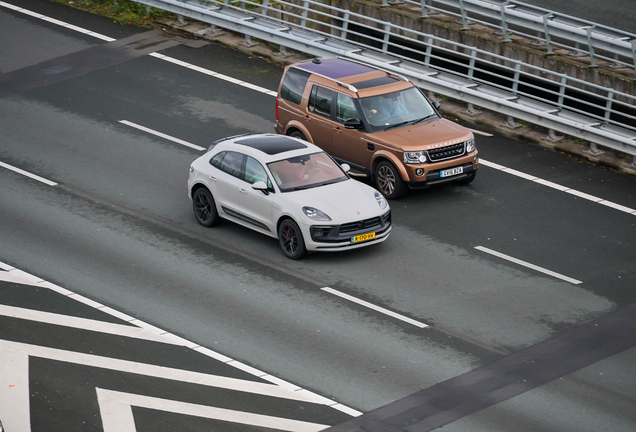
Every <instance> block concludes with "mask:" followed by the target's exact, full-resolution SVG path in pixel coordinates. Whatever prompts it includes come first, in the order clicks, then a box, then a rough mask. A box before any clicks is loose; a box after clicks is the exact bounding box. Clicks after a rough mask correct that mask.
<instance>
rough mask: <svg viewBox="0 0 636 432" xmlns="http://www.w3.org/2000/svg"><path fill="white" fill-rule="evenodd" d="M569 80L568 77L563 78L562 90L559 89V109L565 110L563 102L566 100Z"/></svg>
mask: <svg viewBox="0 0 636 432" xmlns="http://www.w3.org/2000/svg"><path fill="white" fill-rule="evenodd" d="M567 83H568V79H567V78H566V77H563V78H561V88H560V89H559V100H558V102H557V106H558V107H559V109H563V101H564V100H565V87H566V86H567Z"/></svg>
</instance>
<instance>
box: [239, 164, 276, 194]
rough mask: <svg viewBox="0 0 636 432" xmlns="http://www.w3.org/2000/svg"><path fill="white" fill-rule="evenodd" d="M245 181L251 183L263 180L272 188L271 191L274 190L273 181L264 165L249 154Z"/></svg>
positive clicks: (268, 187)
mask: <svg viewBox="0 0 636 432" xmlns="http://www.w3.org/2000/svg"><path fill="white" fill-rule="evenodd" d="M245 181H246V182H248V183H250V184H254V183H256V182H259V181H263V182H265V184H266V185H267V189H270V190H271V191H273V190H274V186H272V181H271V180H270V179H269V177H268V176H267V172H266V171H265V168H263V165H261V164H260V163H259V162H258V161H257V160H256V159H254V158H252V157H249V156H248V157H247V162H246V163H245Z"/></svg>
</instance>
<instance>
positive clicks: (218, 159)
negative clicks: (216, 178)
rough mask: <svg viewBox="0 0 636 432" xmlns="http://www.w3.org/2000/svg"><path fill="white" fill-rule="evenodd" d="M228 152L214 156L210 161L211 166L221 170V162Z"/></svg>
mask: <svg viewBox="0 0 636 432" xmlns="http://www.w3.org/2000/svg"><path fill="white" fill-rule="evenodd" d="M226 153H227V152H221V153H217V154H216V155H214V157H213V158H212V159H211V160H210V164H211V165H212V166H214V167H217V168H219V169H221V161H222V160H223V158H224V157H225V154H226Z"/></svg>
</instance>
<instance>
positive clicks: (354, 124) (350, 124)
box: [344, 119, 362, 129]
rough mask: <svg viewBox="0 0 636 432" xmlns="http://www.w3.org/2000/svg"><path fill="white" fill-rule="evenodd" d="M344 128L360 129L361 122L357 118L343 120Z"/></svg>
mask: <svg viewBox="0 0 636 432" xmlns="http://www.w3.org/2000/svg"><path fill="white" fill-rule="evenodd" d="M344 127H345V129H362V122H361V121H360V120H358V119H351V120H347V121H346V122H344Z"/></svg>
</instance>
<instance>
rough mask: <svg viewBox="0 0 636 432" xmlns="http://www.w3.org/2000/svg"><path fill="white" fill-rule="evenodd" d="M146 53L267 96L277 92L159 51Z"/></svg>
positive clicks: (275, 94)
mask: <svg viewBox="0 0 636 432" xmlns="http://www.w3.org/2000/svg"><path fill="white" fill-rule="evenodd" d="M148 55H149V56H152V57H155V58H158V59H161V60H165V61H167V62H170V63H174V64H176V65H179V66H183V67H187V68H188V69H192V70H194V71H197V72H201V73H204V74H206V75H211V76H213V77H215V78H218V79H222V80H224V81H227V82H231V83H232V84H236V85H240V86H242V87H246V88H249V89H251V90H255V91H257V92H260V93H264V94H266V95H269V96H273V97H276V96H277V95H278V93H277V92H275V91H272V90H268V89H266V88H264V87H260V86H257V85H255V84H251V83H248V82H245V81H241V80H240V79H236V78H233V77H231V76H227V75H223V74H220V73H218V72H214V71H211V70H208V69H205V68H202V67H200V66H196V65H193V64H191V63H187V62H184V61H183V60H178V59H175V58H172V57H168V56H166V55H163V54H159V53H156V52H154V53H150V54H148Z"/></svg>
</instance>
